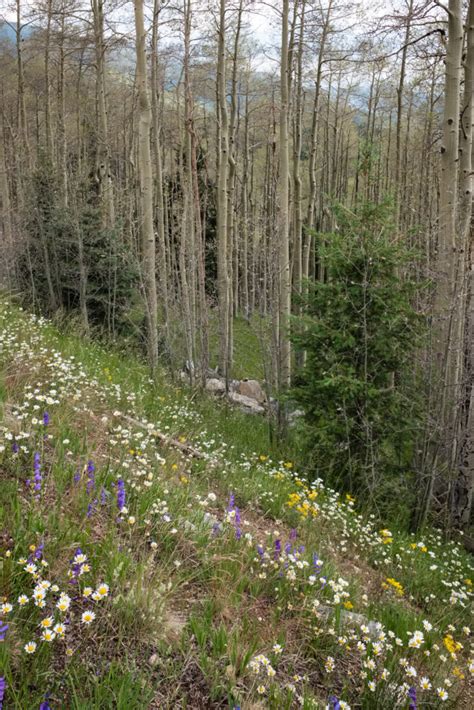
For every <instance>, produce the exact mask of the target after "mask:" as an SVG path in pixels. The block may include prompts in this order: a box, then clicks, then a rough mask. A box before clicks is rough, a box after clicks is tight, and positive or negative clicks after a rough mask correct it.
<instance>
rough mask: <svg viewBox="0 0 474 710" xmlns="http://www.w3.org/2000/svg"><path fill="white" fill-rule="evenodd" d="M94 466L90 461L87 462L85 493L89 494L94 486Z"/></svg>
mask: <svg viewBox="0 0 474 710" xmlns="http://www.w3.org/2000/svg"><path fill="white" fill-rule="evenodd" d="M94 471H95V466H94V463H93V462H92V461H88V462H87V486H86V490H87V495H89V496H90V494H91V492H92V489H93V488H94V487H95V474H94Z"/></svg>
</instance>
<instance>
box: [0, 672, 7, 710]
mask: <svg viewBox="0 0 474 710" xmlns="http://www.w3.org/2000/svg"><path fill="white" fill-rule="evenodd" d="M6 687H7V681H6V680H5V678H4V677H3V676H1V677H0V710H2V708H3V698H4V697H5V689H6Z"/></svg>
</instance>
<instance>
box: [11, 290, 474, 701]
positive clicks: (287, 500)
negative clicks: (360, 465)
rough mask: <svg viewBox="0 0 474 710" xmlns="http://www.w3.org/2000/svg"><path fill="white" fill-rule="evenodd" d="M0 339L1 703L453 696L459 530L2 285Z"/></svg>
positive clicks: (463, 599) (467, 597)
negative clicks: (155, 372) (372, 497)
mask: <svg viewBox="0 0 474 710" xmlns="http://www.w3.org/2000/svg"><path fill="white" fill-rule="evenodd" d="M0 348H1V351H0V364H1V387H0V400H1V412H2V420H3V421H2V425H1V442H0V477H1V488H0V490H1V507H0V597H1V606H0V612H1V616H0V678H2V679H3V681H0V698H1V697H2V695H3V707H4V708H5V709H8V708H15V709H21V710H26V709H28V710H29V709H30V708H37V707H38V708H39V707H40V704H41V703H43V705H41V707H42V708H43V709H44V708H47V707H48V706H49V707H51V708H52V709H53V710H54V709H56V708H65V709H66V708H67V709H69V708H74V709H79V708H80V709H84V710H85V709H86V708H87V709H90V708H97V709H99V708H100V709H101V710H102V709H106V708H110V709H112V708H124V709H125V708H126V709H127V710H132V709H134V708H136V709H137V710H138V709H139V708H140V709H143V708H150V709H151V708H170V709H171V708H173V709H174V708H193V709H201V708H202V709H203V710H204V709H206V708H237V707H240V708H242V709H248V710H249V709H250V708H275V709H280V708H282V709H285V708H298V707H302V708H326V707H329V708H331V710H332V709H333V708H336V709H337V708H348V707H352V708H364V709H365V708H367V709H372V708H374V709H375V708H377V709H380V708H409V707H418V708H436V707H451V708H469V707H472V706H473V704H474V696H473V694H472V688H471V684H470V680H472V676H473V673H474V656H473V646H472V634H471V631H470V629H469V626H470V624H471V623H472V622H471V614H472V598H473V587H472V580H474V565H473V561H472V558H470V557H469V556H468V555H467V554H466V553H465V552H464V551H463V550H462V549H461V547H459V546H457V545H456V544H454V543H444V542H443V541H442V540H441V538H440V537H439V535H438V534H437V533H435V532H427V533H426V535H425V536H424V537H423V538H421V539H419V538H414V537H410V536H407V535H404V534H399V533H397V532H396V531H395V530H386V529H381V526H380V525H377V524H375V522H374V521H375V517H374V518H373V519H370V518H369V519H365V518H363V517H362V516H361V515H359V514H358V512H357V508H358V502H357V501H354V500H352V499H350V498H349V497H348V496H345V495H344V494H338V493H336V492H335V491H332V490H330V489H328V488H326V487H325V486H324V484H323V482H322V481H315V482H313V483H311V484H308V483H307V482H306V481H305V480H304V479H303V477H302V476H300V475H298V473H297V471H296V470H295V465H294V463H293V461H292V459H291V457H290V456H288V458H285V459H284V460H279V458H278V456H277V455H276V453H275V452H272V451H270V450H269V449H268V444H267V443H266V442H267V432H266V424H265V422H264V421H263V420H260V419H258V418H253V417H250V416H246V415H244V414H242V413H240V412H238V411H234V410H230V409H228V408H226V407H225V406H223V405H221V404H220V403H218V402H216V401H215V400H212V399H207V398H201V399H197V398H196V397H191V396H190V395H189V394H188V393H187V392H186V391H185V390H184V389H183V388H177V387H174V386H172V385H170V384H169V383H168V382H167V381H166V379H165V378H164V377H163V379H162V380H160V381H157V382H152V381H151V380H150V379H149V377H148V375H147V372H146V370H145V369H144V367H143V366H142V365H141V364H140V363H139V362H135V361H133V360H132V359H131V358H130V357H123V358H121V357H120V356H119V355H117V354H114V353H112V352H108V351H105V350H103V349H101V348H100V347H99V346H97V345H94V344H90V343H85V342H82V341H80V340H78V339H77V338H75V337H74V336H72V335H71V336H70V335H67V334H65V333H64V332H62V333H61V332H59V331H58V330H56V329H55V328H54V327H53V326H51V325H50V324H48V323H46V322H43V321H41V320H38V319H36V318H34V317H32V316H30V315H28V314H25V313H23V312H21V311H19V310H18V309H16V308H14V307H12V306H11V305H9V304H8V303H7V302H3V303H2V304H1V305H0ZM415 698H416V700H415ZM0 705H1V701H0Z"/></svg>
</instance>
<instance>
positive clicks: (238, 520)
mask: <svg viewBox="0 0 474 710" xmlns="http://www.w3.org/2000/svg"><path fill="white" fill-rule="evenodd" d="M234 520H235V537H236V538H237V540H240V538H241V537H242V530H241V527H240V523H241V517H240V510H239V509H238V508H235V518H234Z"/></svg>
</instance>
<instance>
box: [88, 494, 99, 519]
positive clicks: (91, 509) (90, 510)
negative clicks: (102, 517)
mask: <svg viewBox="0 0 474 710" xmlns="http://www.w3.org/2000/svg"><path fill="white" fill-rule="evenodd" d="M96 508H97V498H95V500H93V501H92V503H89V505H88V506H87V517H88V518H90V517H91V515H92V514H93V513H95V510H96Z"/></svg>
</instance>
